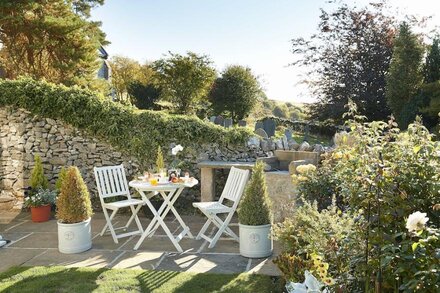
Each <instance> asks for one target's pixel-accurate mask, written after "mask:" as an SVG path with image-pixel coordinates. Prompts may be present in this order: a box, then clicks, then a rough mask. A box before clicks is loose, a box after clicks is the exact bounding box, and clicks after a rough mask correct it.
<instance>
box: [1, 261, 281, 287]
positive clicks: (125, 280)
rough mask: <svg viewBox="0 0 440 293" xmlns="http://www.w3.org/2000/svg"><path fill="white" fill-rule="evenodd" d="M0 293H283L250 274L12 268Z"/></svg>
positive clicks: (274, 283)
mask: <svg viewBox="0 0 440 293" xmlns="http://www.w3.org/2000/svg"><path fill="white" fill-rule="evenodd" d="M0 292H20V293H22V292H48V293H50V292H282V290H281V281H280V280H279V279H278V278H272V277H269V276H262V275H252V274H209V273H206V274H192V273H180V272H169V271H149V270H121V269H93V268H65V267H14V268H11V269H9V270H8V271H6V272H4V273H2V274H0Z"/></svg>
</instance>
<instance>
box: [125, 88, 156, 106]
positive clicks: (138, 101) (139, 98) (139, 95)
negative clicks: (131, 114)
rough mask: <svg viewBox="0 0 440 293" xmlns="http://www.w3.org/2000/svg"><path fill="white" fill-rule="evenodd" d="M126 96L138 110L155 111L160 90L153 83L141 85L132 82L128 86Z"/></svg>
mask: <svg viewBox="0 0 440 293" xmlns="http://www.w3.org/2000/svg"><path fill="white" fill-rule="evenodd" d="M127 93H128V96H129V97H130V100H131V102H132V104H133V105H135V106H136V107H137V108H138V109H156V102H157V101H158V100H159V97H160V90H159V88H158V87H157V86H155V85H154V84H153V83H147V84H143V83H142V82H140V81H134V82H132V83H131V84H130V85H129V86H128V92H127Z"/></svg>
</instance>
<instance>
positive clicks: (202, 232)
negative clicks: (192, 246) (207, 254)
mask: <svg viewBox="0 0 440 293" xmlns="http://www.w3.org/2000/svg"><path fill="white" fill-rule="evenodd" d="M210 224H211V220H210V219H209V218H208V220H206V222H205V224H204V225H203V227H202V229H200V232H199V234H197V236H196V240H200V238H202V235H203V234H204V233H205V231H206V229H208V227H209V225H210Z"/></svg>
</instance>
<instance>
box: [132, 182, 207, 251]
mask: <svg viewBox="0 0 440 293" xmlns="http://www.w3.org/2000/svg"><path fill="white" fill-rule="evenodd" d="M198 183H199V182H198V181H197V180H196V179H193V180H191V181H189V182H188V183H166V184H161V183H159V184H158V185H151V184H150V183H149V182H144V181H130V183H129V185H130V187H133V188H134V189H136V190H137V191H138V192H139V194H140V195H141V197H142V200H143V201H144V203H145V204H146V205H147V206H148V208H149V209H150V210H151V212H152V213H153V215H154V218H153V219H152V220H151V222H150V224H149V225H148V227H147V228H146V229H145V231H144V232H143V233H142V235H141V238H140V239H139V241H138V242H137V243H136V245H135V246H134V250H137V249H138V248H139V246H140V245H141V244H142V242H143V241H144V240H145V238H146V237H151V236H153V234H154V233H155V232H156V230H157V228H159V226H161V227H162V228H163V230H164V231H165V233H166V234H167V236H168V238H170V240H171V242H172V243H173V244H174V246H175V247H176V249H177V251H179V252H183V249H182V247H181V246H180V245H179V242H180V240H182V239H183V237H184V236H185V235H188V236H189V237H190V238H194V236H193V235H192V234H191V232H190V230H189V227H188V226H187V225H186V224H185V223H184V222H183V220H182V218H181V217H180V215H179V213H178V212H177V211H176V209H175V208H174V203H175V202H176V200H177V199H178V198H179V196H180V194H181V193H182V191H183V190H184V189H185V188H187V187H189V188H191V187H193V186H195V185H197V184H198ZM146 193H148V195H147V194H146ZM158 195H161V196H162V198H163V200H164V202H163V204H162V205H161V206H160V208H159V209H158V210H156V209H155V208H154V206H153V205H152V204H151V201H150V199H151V198H152V197H153V196H158ZM170 211H171V212H172V213H173V214H174V216H175V217H176V219H177V221H178V222H179V224H180V226H181V227H182V228H183V231H182V232H180V233H179V234H178V235H177V236H174V235H173V234H172V233H171V231H170V229H168V227H167V225H166V224H165V221H164V219H165V217H166V215H167V214H168V213H169V212H170Z"/></svg>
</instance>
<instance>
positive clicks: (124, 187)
mask: <svg viewBox="0 0 440 293" xmlns="http://www.w3.org/2000/svg"><path fill="white" fill-rule="evenodd" d="M93 170H94V173H95V180H96V186H97V187H98V193H99V197H100V198H101V199H105V198H108V197H114V196H121V195H123V196H126V197H127V198H128V199H131V196H130V191H129V189H128V183H127V178H126V177H125V170H124V166H123V165H118V166H107V167H95V168H93Z"/></svg>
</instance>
